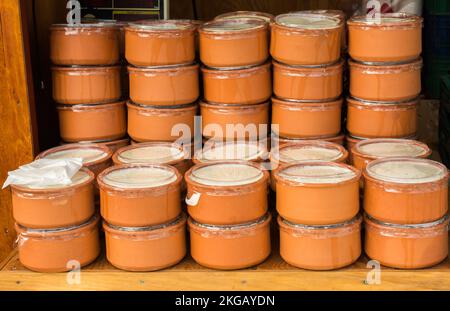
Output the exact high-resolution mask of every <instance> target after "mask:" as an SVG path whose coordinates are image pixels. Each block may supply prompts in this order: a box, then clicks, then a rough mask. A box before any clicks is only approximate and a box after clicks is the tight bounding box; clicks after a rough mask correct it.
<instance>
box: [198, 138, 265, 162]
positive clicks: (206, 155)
mask: <svg viewBox="0 0 450 311" xmlns="http://www.w3.org/2000/svg"><path fill="white" fill-rule="evenodd" d="M267 154H268V151H267V148H266V146H265V145H264V144H263V143H259V142H245V141H237V142H224V143H223V142H208V143H206V144H205V147H203V149H201V150H198V151H197V152H196V153H195V155H194V161H197V162H209V161H227V160H238V161H256V162H258V161H261V160H265V159H267Z"/></svg>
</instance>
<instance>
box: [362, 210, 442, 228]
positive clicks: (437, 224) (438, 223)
mask: <svg viewBox="0 0 450 311" xmlns="http://www.w3.org/2000/svg"><path fill="white" fill-rule="evenodd" d="M364 223H365V224H366V225H369V226H373V227H376V228H378V229H382V230H383V229H386V228H387V229H403V230H405V229H406V230H407V229H411V230H414V229H439V228H440V227H442V226H445V227H447V231H448V230H449V228H448V226H449V215H444V216H443V217H442V218H439V219H438V220H435V221H432V222H427V223H422V224H393V223H387V222H383V221H380V220H377V219H375V218H373V217H372V216H370V215H369V214H367V213H365V214H364Z"/></svg>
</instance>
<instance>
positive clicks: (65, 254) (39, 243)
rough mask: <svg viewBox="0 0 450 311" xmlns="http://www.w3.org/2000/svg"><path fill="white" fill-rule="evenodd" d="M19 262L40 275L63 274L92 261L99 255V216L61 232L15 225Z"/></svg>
mask: <svg viewBox="0 0 450 311" xmlns="http://www.w3.org/2000/svg"><path fill="white" fill-rule="evenodd" d="M15 229H16V232H17V235H18V238H17V240H18V249H19V260H20V263H21V264H22V265H24V266H25V267H26V268H28V269H30V270H33V271H37V272H64V271H70V270H73V269H79V268H80V267H84V266H86V265H88V264H90V263H91V262H93V261H94V260H95V259H96V258H97V256H98V255H99V253H100V241H99V237H98V216H94V217H92V218H91V219H90V220H89V221H88V222H86V223H84V224H82V225H78V226H73V227H67V228H59V229H29V228H25V227H23V226H21V225H19V224H15Z"/></svg>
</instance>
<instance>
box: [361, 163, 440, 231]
mask: <svg viewBox="0 0 450 311" xmlns="http://www.w3.org/2000/svg"><path fill="white" fill-rule="evenodd" d="M364 184H365V187H364V210H365V211H366V213H367V214H369V215H370V216H371V217H374V218H376V219H378V220H380V221H383V222H388V223H396V224H419V223H426V222H431V221H435V220H437V219H439V218H441V217H442V216H444V215H445V214H447V211H448V171H447V168H446V167H445V166H444V165H442V164H440V163H438V162H435V161H432V160H427V159H414V158H387V159H378V160H375V161H372V162H370V163H369V164H368V165H367V167H366V170H365V171H364Z"/></svg>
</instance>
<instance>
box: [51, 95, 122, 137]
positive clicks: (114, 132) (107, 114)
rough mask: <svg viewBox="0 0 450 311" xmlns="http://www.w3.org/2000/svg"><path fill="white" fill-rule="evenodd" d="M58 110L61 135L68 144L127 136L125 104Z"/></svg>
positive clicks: (61, 108)
mask: <svg viewBox="0 0 450 311" xmlns="http://www.w3.org/2000/svg"><path fill="white" fill-rule="evenodd" d="M57 109H58V115H59V131H60V135H61V138H62V139H63V140H64V141H66V142H79V141H98V140H113V139H117V138H121V137H123V136H125V135H126V134H127V118H126V109H125V102H118V103H111V104H100V105H74V106H69V105H59V106H57Z"/></svg>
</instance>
